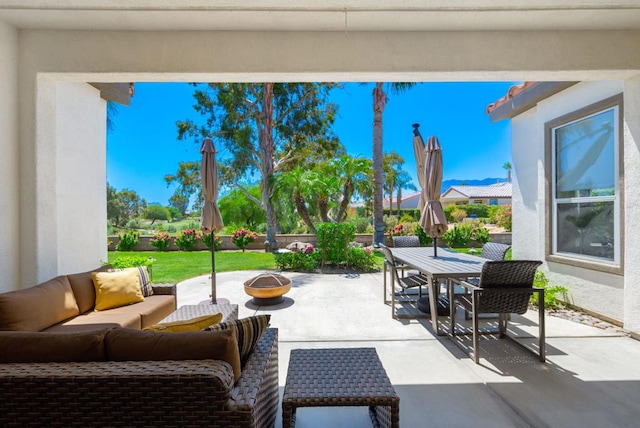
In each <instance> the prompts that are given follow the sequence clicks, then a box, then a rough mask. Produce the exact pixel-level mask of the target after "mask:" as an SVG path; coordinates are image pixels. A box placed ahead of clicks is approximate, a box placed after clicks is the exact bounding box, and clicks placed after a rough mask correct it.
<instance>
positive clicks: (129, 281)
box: [91, 269, 144, 311]
mask: <svg viewBox="0 0 640 428" xmlns="http://www.w3.org/2000/svg"><path fill="white" fill-rule="evenodd" d="M91 279H92V280H93V286H94V287H95V289H96V306H95V310H96V311H103V310H105V309H112V308H117V307H120V306H125V305H130V304H132V303H138V302H142V301H144V296H143V295H142V290H141V289H140V277H139V276H138V271H137V270H135V269H132V270H128V271H127V270H125V271H121V272H93V273H91Z"/></svg>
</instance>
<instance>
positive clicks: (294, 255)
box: [275, 247, 321, 272]
mask: <svg viewBox="0 0 640 428" xmlns="http://www.w3.org/2000/svg"><path fill="white" fill-rule="evenodd" d="M320 258H321V253H320V251H317V250H315V249H314V248H313V247H308V248H307V249H306V250H305V251H294V252H290V253H276V254H275V262H276V266H277V267H278V269H280V270H293V271H302V272H311V271H314V270H316V269H317V268H318V263H319V262H320Z"/></svg>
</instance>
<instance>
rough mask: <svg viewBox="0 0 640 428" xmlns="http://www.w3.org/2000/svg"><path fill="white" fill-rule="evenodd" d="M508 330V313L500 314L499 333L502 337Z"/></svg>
mask: <svg viewBox="0 0 640 428" xmlns="http://www.w3.org/2000/svg"><path fill="white" fill-rule="evenodd" d="M506 332H507V314H498V333H499V337H500V338H501V339H502V338H503V337H504V335H505V333H506Z"/></svg>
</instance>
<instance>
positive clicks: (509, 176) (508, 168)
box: [502, 162, 511, 183]
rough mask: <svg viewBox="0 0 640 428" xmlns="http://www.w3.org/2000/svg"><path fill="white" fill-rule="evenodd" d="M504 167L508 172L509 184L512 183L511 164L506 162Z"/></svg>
mask: <svg viewBox="0 0 640 428" xmlns="http://www.w3.org/2000/svg"><path fill="white" fill-rule="evenodd" d="M502 167H503V168H504V169H506V170H507V183H511V162H505V163H504V165H502Z"/></svg>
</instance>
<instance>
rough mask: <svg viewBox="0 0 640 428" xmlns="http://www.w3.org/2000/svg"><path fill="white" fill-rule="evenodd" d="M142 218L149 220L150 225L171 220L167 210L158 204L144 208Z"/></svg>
mask: <svg viewBox="0 0 640 428" xmlns="http://www.w3.org/2000/svg"><path fill="white" fill-rule="evenodd" d="M142 216H143V217H144V218H145V219H147V220H151V225H153V223H155V222H156V220H167V221H169V220H170V219H171V215H170V214H169V210H168V209H166V208H165V207H163V206H162V205H160V204H149V205H147V208H145V210H144V213H143V214H142Z"/></svg>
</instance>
